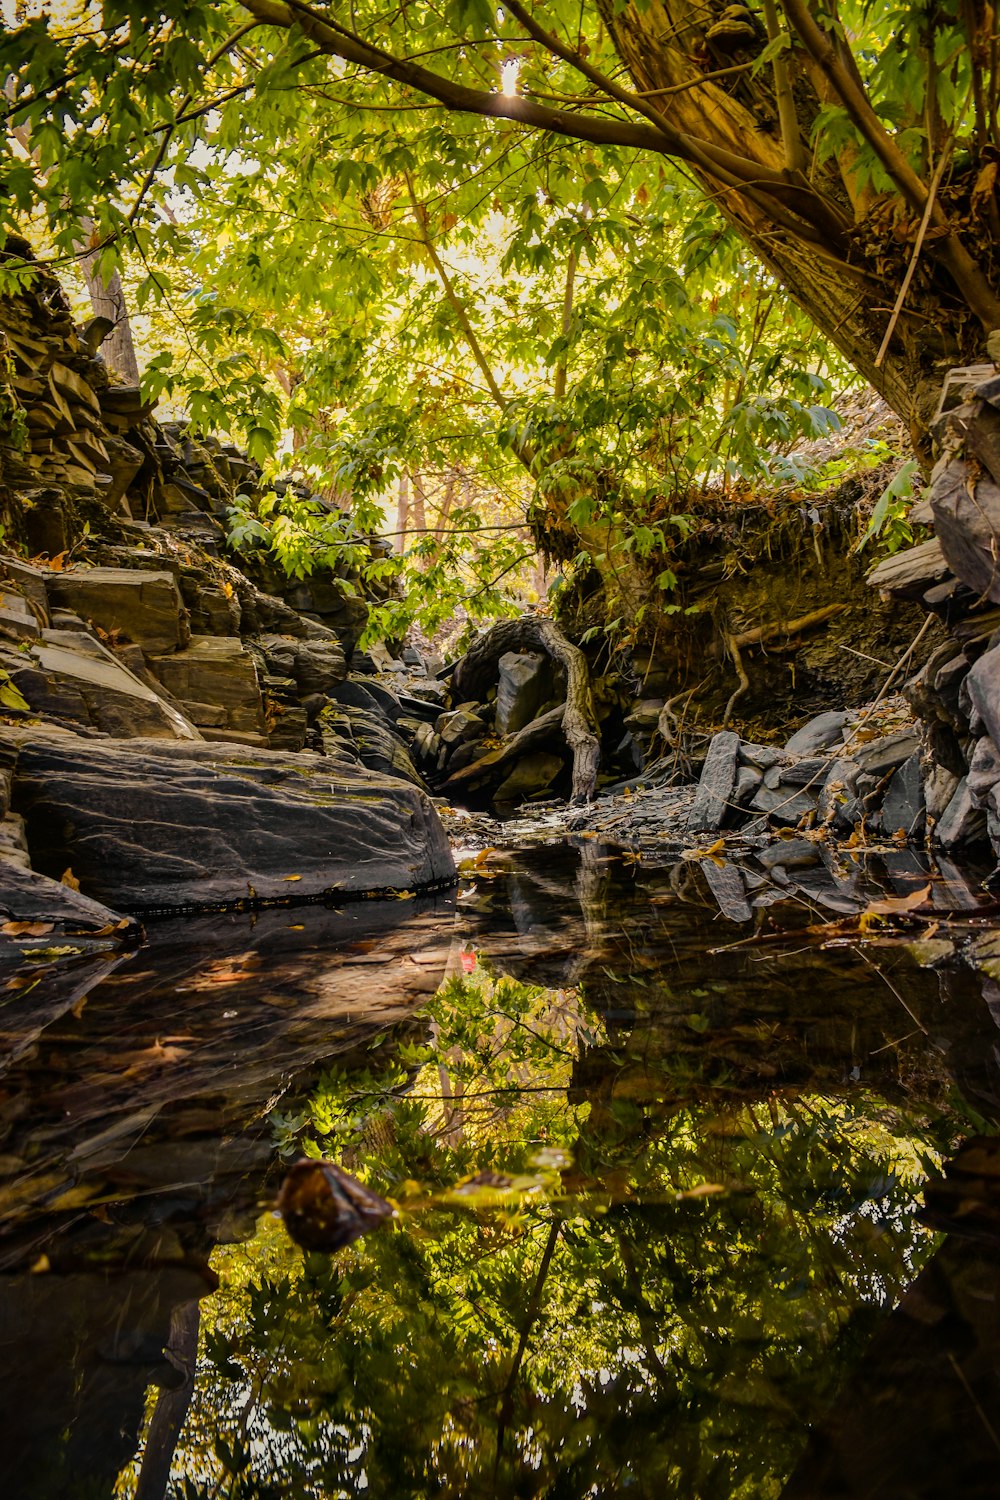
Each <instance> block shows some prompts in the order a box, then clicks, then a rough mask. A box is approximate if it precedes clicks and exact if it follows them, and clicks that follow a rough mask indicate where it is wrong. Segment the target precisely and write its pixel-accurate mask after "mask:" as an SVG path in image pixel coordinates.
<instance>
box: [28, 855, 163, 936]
mask: <svg viewBox="0 0 1000 1500" xmlns="http://www.w3.org/2000/svg"><path fill="white" fill-rule="evenodd" d="M64 868H65V866H64ZM0 920H2V921H4V922H41V923H45V924H48V923H51V924H52V926H53V929H54V931H53V932H52V933H50V934H47V935H46V934H37V935H34V936H33V935H31V934H25V935H21V936H18V935H17V934H9V933H0V951H2V950H3V949H4V948H7V947H8V946H10V945H11V944H14V945H16V946H17V947H19V948H24V947H25V946H33V947H36V948H37V947H50V946H53V945H56V944H58V943H59V941H60V939H61V938H66V937H75V936H77V935H84V936H91V937H93V936H94V935H95V934H97V933H103V932H104V929H105V928H109V927H117V926H118V925H119V924H120V923H124V926H123V927H122V928H121V930H120V931H118V932H115V933H113V934H107V936H108V938H109V940H110V941H109V942H108V943H107V944H106V946H118V945H119V944H122V943H127V942H135V941H136V940H137V939H138V938H139V936H140V935H141V928H140V926H139V923H138V922H136V921H135V920H134V919H131V918H129V919H126V918H124V917H123V916H122V914H121V912H118V911H112V910H111V909H110V908H109V907H107V906H104V905H103V904H102V903H101V902H100V901H93V900H91V898H90V897H89V896H84V895H83V894H82V892H80V891H75V890H73V888H72V886H68V885H63V883H62V881H61V880H54V879H51V878H50V877H49V876H47V875H39V874H38V873H37V872H36V871H34V870H30V869H27V870H26V869H25V868H24V866H23V865H22V864H19V863H16V862H14V861H11V860H8V859H0Z"/></svg>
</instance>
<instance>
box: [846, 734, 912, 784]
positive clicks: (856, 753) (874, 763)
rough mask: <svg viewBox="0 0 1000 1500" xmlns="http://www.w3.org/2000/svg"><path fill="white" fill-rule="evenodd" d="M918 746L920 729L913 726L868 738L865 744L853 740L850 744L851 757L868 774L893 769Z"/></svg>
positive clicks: (879, 774) (876, 773)
mask: <svg viewBox="0 0 1000 1500" xmlns="http://www.w3.org/2000/svg"><path fill="white" fill-rule="evenodd" d="M919 748H920V731H919V729H917V728H916V727H915V726H914V727H913V728H910V729H899V730H897V731H896V733H895V734H886V735H883V736H882V738H881V739H877V740H869V741H868V742H867V744H859V743H858V741H857V740H854V741H853V742H852V743H851V746H850V750H851V758H852V759H853V760H856V761H857V762H858V765H859V766H860V767H861V769H862V771H865V772H867V774H868V775H869V776H884V775H885V773H886V771H894V770H895V769H896V767H897V766H901V765H902V764H903V762H904V760H909V758H910V756H911V755H912V754H913V752H914V751H915V750H919Z"/></svg>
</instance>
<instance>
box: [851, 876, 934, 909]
mask: <svg viewBox="0 0 1000 1500" xmlns="http://www.w3.org/2000/svg"><path fill="white" fill-rule="evenodd" d="M930 895H931V887H930V882H928V883H927V885H923V886H921V887H920V889H919V891H911V892H910V894H909V895H908V896H886V898H885V900H884V901H869V903H868V905H867V906H866V907H865V910H864V913H863V915H864V916H866V917H898V916H905V915H906V913H907V912H911V911H916V910H917V908H918V907H920V906H925V905H926V904H927V902H928V901H929V900H930Z"/></svg>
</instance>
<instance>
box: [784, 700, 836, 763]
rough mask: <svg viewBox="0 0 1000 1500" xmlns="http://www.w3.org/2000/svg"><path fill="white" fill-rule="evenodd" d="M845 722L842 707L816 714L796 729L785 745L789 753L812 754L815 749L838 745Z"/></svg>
mask: <svg viewBox="0 0 1000 1500" xmlns="http://www.w3.org/2000/svg"><path fill="white" fill-rule="evenodd" d="M846 723H847V712H846V710H845V709H842V708H835V709H831V710H830V711H829V712H828V713H825V714H818V715H817V716H816V718H815V719H810V720H809V723H808V724H803V726H802V728H801V729H797V730H796V731H795V733H794V734H793V735H792V737H791V739H790V740H789V741H788V743H787V744H786V746H785V750H786V751H787V752H788V753H789V754H790V755H814V754H815V753H816V751H817V750H826V749H827V748H828V746H830V745H839V744H840V743H841V741H842V740H843V737H844V735H843V729H844V725H845V724H846Z"/></svg>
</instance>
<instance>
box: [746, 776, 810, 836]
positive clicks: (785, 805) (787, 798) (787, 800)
mask: <svg viewBox="0 0 1000 1500" xmlns="http://www.w3.org/2000/svg"><path fill="white" fill-rule="evenodd" d="M817 803H818V793H817V795H810V793H809V792H804V791H794V790H792V791H789V790H787V789H786V788H785V787H781V786H779V787H774V788H772V787H768V786H762V787H761V788H760V789H759V791H758V792H757V795H756V796H755V797H754V799H753V801H752V802H751V804H750V807H751V810H752V811H753V812H760V813H764V814H765V816H766V817H767V821H768V822H769V823H770V824H772V825H773V826H774V827H775V828H796V827H798V825H799V824H800V823H801V822H802V820H803V818H809V817H811V816H813V815H814V814H815V812H816V808H817Z"/></svg>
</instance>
